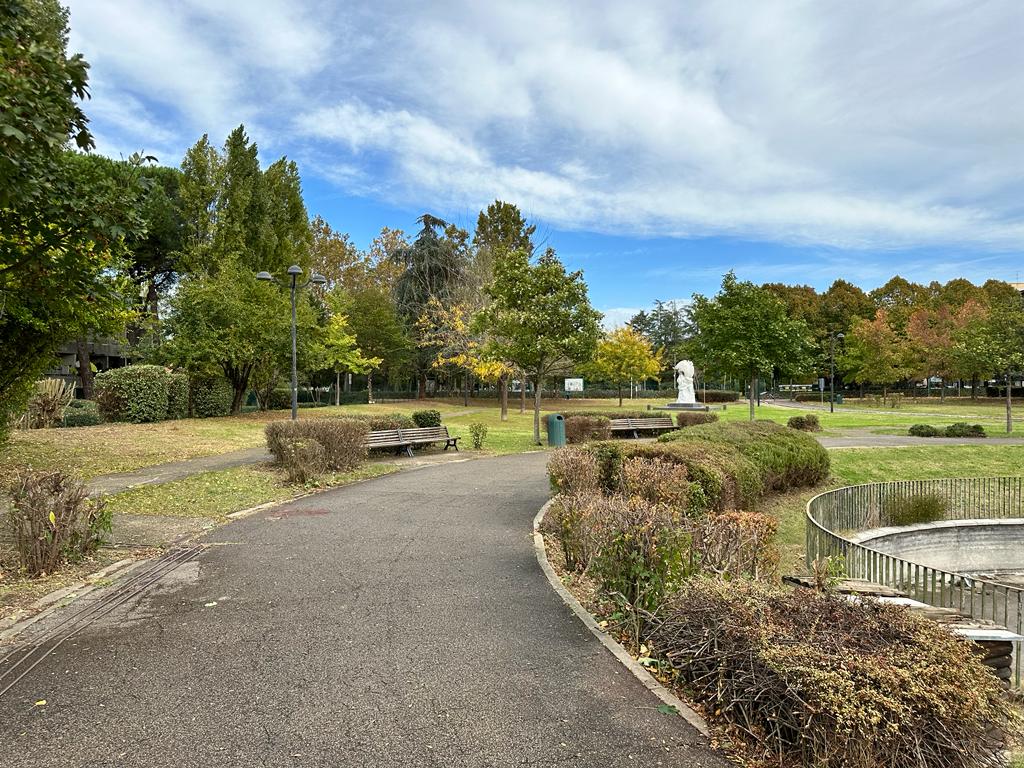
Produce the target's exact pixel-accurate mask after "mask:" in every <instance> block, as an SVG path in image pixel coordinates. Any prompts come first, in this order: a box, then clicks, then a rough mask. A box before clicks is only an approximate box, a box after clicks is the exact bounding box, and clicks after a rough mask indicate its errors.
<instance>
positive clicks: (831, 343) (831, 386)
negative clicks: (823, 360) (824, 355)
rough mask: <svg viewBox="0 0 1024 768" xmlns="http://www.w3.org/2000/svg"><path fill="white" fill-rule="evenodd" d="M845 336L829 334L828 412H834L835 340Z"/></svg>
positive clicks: (840, 339)
mask: <svg viewBox="0 0 1024 768" xmlns="http://www.w3.org/2000/svg"><path fill="white" fill-rule="evenodd" d="M845 338H846V337H845V336H844V335H843V334H841V333H837V334H836V335H834V336H829V350H828V412H829V413H835V412H836V341H842V340H843V339H845Z"/></svg>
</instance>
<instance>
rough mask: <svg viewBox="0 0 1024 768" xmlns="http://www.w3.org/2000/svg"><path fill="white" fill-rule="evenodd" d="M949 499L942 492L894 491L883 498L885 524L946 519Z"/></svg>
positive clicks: (929, 521)
mask: <svg viewBox="0 0 1024 768" xmlns="http://www.w3.org/2000/svg"><path fill="white" fill-rule="evenodd" d="M948 514H949V501H948V500H947V499H946V497H945V496H943V495H942V494H941V493H916V494H912V495H910V496H901V495H899V494H897V493H892V494H890V495H888V496H886V497H885V498H884V499H882V515H883V519H884V520H885V523H884V525H897V526H902V525H916V524H918V523H933V522H935V521H936V520H945V519H946V516H947V515H948Z"/></svg>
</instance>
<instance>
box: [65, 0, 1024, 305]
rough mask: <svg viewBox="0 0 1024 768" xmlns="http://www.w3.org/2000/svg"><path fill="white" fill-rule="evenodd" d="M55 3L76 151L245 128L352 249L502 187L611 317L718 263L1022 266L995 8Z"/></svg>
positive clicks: (1022, 142)
mask: <svg viewBox="0 0 1024 768" xmlns="http://www.w3.org/2000/svg"><path fill="white" fill-rule="evenodd" d="M70 6H71V13H72V15H71V26H72V35H71V47H72V48H73V49H74V50H76V51H81V52H82V53H84V54H85V56H86V58H87V60H88V61H89V62H90V63H91V64H92V74H91V83H92V96H93V98H92V99H91V101H89V102H88V103H87V105H86V110H87V112H88V114H89V115H90V117H91V118H92V122H93V127H94V131H95V133H96V135H97V138H98V147H99V150H100V151H101V152H104V153H106V154H110V155H112V156H118V155H128V154H130V153H132V152H134V151H137V150H146V151H148V152H150V153H152V154H155V155H157V156H158V157H159V158H160V160H161V161H162V162H165V163H167V164H174V165H176V164H177V163H178V162H179V161H180V159H181V156H182V154H183V152H184V150H185V149H186V148H187V147H188V146H189V145H191V144H192V143H194V142H195V140H196V139H197V138H198V137H199V136H200V135H202V134H203V133H209V134H210V136H211V139H212V140H214V141H215V142H218V143H220V142H222V141H223V139H224V138H225V137H226V135H227V133H228V131H230V130H231V128H233V127H234V126H235V125H237V124H239V123H245V125H246V128H247V130H248V131H249V133H250V135H251V136H252V137H253V139H254V140H255V141H256V142H257V143H258V144H259V146H260V151H261V158H262V159H263V161H264V162H265V163H269V162H271V161H272V160H273V159H276V158H277V157H279V156H281V155H288V156H289V157H290V158H292V159H294V160H296V161H297V162H298V163H299V166H300V170H301V172H302V176H303V182H304V193H305V198H306V202H307V206H308V208H309V210H310V213H311V214H316V213H319V214H321V215H322V216H324V218H326V219H327V220H328V221H329V222H330V223H331V224H332V226H334V227H335V228H336V229H339V230H342V231H347V232H349V233H350V234H351V235H352V236H353V238H354V240H355V241H356V243H357V244H360V245H365V244H366V243H367V242H369V240H370V239H371V238H372V236H373V235H374V234H375V233H376V232H378V231H379V230H380V228H381V227H382V226H389V227H398V228H402V229H404V230H406V231H407V232H411V231H412V230H414V229H415V224H414V221H415V218H416V217H417V216H418V215H419V214H420V213H422V212H424V211H430V212H432V213H434V214H435V215H440V216H442V217H444V218H447V219H448V220H451V221H454V222H456V223H458V224H460V225H462V226H465V227H467V228H471V227H472V225H473V223H474V221H475V217H476V212H477V211H478V210H479V209H480V208H481V207H482V206H484V205H486V204H487V203H488V202H489V201H491V200H493V199H495V198H500V199H503V200H508V201H511V202H515V203H517V204H518V205H519V206H520V207H521V208H522V210H523V211H524V213H526V214H527V215H528V216H529V217H530V218H531V219H533V220H534V221H535V222H536V223H537V224H538V230H539V232H540V233H542V235H543V237H544V238H545V240H546V243H547V244H549V245H551V246H553V247H555V248H556V250H557V251H558V252H559V254H560V255H561V256H562V258H563V260H564V261H565V262H566V263H567V264H568V265H569V266H571V267H573V268H579V269H583V270H584V272H585V274H586V277H587V281H588V283H589V285H590V288H591V295H592V299H593V301H594V304H595V306H597V307H598V308H599V309H601V310H603V311H606V312H607V314H608V317H609V319H610V320H613V321H614V320H619V319H625V318H626V317H628V316H629V314H631V313H632V312H634V311H636V310H637V309H639V308H643V307H647V306H649V305H650V304H651V303H652V302H653V300H654V299H657V298H660V299H666V300H670V299H686V298H688V297H689V296H690V295H691V294H692V293H694V292H702V293H709V292H713V291H714V289H715V287H716V286H717V284H718V282H719V280H720V278H721V275H722V274H723V273H724V272H726V271H728V270H730V269H734V270H735V271H736V272H737V274H738V275H739V276H740V277H741V278H745V279H751V280H755V281H758V282H763V281H783V282H792V283H808V284H811V285H814V286H816V287H818V288H825V287H827V286H828V285H829V284H830V283H831V282H832V281H833V280H834V279H836V278H839V277H842V278H845V279H848V280H851V281H852V282H855V283H858V284H860V285H862V286H863V287H865V288H868V289H869V288H872V287H875V286H877V285H879V284H881V283H883V282H884V281H885V280H886V279H887V278H888V277H889V276H891V275H892V274H893V273H896V272H898V273H901V274H903V275H904V276H906V277H908V278H911V279H915V280H920V281H924V282H928V281H930V280H947V279H949V278H951V277H955V276H959V275H963V276H965V277H968V278H970V279H973V280H976V281H984V280H985V279H988V278H989V277H997V278H1002V279H1009V280H1013V279H1016V278H1017V276H1018V273H1019V272H1024V269H1022V264H1021V261H1022V260H1021V254H1022V251H1024V175H1022V173H1021V166H1022V161H1024V53H1022V51H1024V45H1022V43H1024V40H1022V37H1024V27H1022V25H1021V23H1020V8H1019V4H1018V3H1017V2H1016V0H990V1H988V2H981V1H979V2H965V1H964V0H957V1H956V2H953V1H952V0H948V1H944V0H927V2H925V1H923V0H922V1H920V2H900V3H893V2H881V0H865V1H864V2H859V3H847V4H839V3H802V2H795V1H794V0H762V2H759V3H757V4H746V3H722V2H712V1H711V0H708V1H707V2H705V1H704V0H694V1H693V2H690V3H687V4H685V6H684V5H682V4H679V3H676V2H670V1H669V0H649V1H648V2H645V3H642V4H631V3H621V2H582V1H581V2H565V3H558V4H553V3H548V2H541V1H539V0H519V1H518V2H508V3H478V2H470V1H468V0H467V2H443V1H442V2H431V3H414V2H408V1H407V0H406V1H402V0H378V1H377V2H372V3H370V2H367V3H360V2H347V3H334V2H327V1H326V0H324V1H323V2H314V0H249V2H245V3H242V2H228V1H223V2H208V0H71V2H70ZM683 9H685V10H683Z"/></svg>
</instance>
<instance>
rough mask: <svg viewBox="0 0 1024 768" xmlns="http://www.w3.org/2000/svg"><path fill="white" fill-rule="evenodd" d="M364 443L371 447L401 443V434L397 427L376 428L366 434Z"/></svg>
mask: <svg viewBox="0 0 1024 768" xmlns="http://www.w3.org/2000/svg"><path fill="white" fill-rule="evenodd" d="M366 444H367V445H368V446H369V447H370V448H373V447H374V446H375V445H401V444H402V435H401V430H398V429H378V430H376V431H374V432H369V433H367V435H366Z"/></svg>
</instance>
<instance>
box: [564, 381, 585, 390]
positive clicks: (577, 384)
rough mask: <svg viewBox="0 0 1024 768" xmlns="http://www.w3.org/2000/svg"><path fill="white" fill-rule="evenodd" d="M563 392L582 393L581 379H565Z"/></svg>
mask: <svg viewBox="0 0 1024 768" xmlns="http://www.w3.org/2000/svg"><path fill="white" fill-rule="evenodd" d="M565 391H566V392H582V391H583V379H566V380H565Z"/></svg>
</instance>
